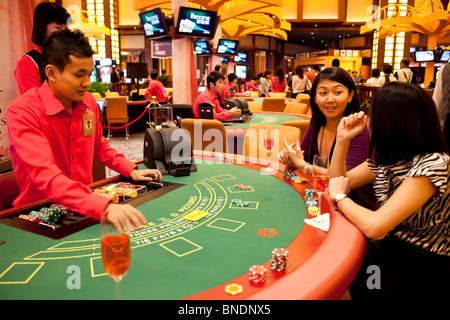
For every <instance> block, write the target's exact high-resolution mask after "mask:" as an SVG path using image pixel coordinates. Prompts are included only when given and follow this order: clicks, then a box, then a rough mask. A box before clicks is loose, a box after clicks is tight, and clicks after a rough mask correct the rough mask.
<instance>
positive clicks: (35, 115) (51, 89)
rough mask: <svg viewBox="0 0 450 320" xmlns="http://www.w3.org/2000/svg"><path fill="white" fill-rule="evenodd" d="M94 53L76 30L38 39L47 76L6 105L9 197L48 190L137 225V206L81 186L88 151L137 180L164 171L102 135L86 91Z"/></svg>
mask: <svg viewBox="0 0 450 320" xmlns="http://www.w3.org/2000/svg"><path fill="white" fill-rule="evenodd" d="M93 54H94V51H93V50H92V48H91V46H90V44H89V40H88V38H87V37H86V36H85V35H84V34H83V33H82V32H80V31H70V30H61V31H56V32H54V33H53V34H52V35H50V36H49V37H48V38H47V40H46V41H45V43H44V45H43V46H42V64H43V66H45V67H44V68H45V74H46V78H47V80H46V81H45V82H44V84H43V85H42V86H41V87H39V88H33V89H30V90H29V91H27V92H26V93H25V94H23V95H21V96H20V97H19V98H17V99H16V100H14V101H13V102H11V103H10V104H9V105H8V108H7V109H6V120H7V125H8V135H9V143H10V149H11V157H12V161H13V165H14V169H15V174H16V179H17V183H18V185H19V187H20V194H19V196H18V197H17V198H16V199H15V200H14V202H13V205H14V206H20V205H24V204H28V203H32V202H35V201H37V200H41V199H43V198H48V199H49V200H50V201H52V202H53V203H58V204H63V205H65V206H66V207H68V208H69V209H71V210H74V211H76V212H79V213H82V214H85V215H87V216H90V217H93V218H96V219H100V217H101V215H102V214H103V213H106V217H107V219H108V220H109V221H111V222H112V223H113V224H114V225H115V226H116V227H117V228H118V229H123V226H124V221H125V217H126V216H128V218H129V221H130V223H131V226H132V227H134V228H139V227H141V226H143V224H145V223H146V219H145V217H144V216H143V215H142V213H141V212H140V211H139V210H137V209H136V208H134V207H132V206H131V205H123V204H113V203H112V202H111V200H110V199H108V198H105V197H102V196H100V195H97V194H94V193H93V192H92V191H91V189H90V188H89V187H87V186H86V185H87V184H89V183H92V164H93V158H94V157H95V158H96V159H98V160H99V161H101V162H102V163H104V164H105V165H106V166H108V167H110V168H111V169H113V170H115V171H117V172H119V173H120V174H122V175H124V176H126V177H130V178H132V179H133V180H135V181H139V180H142V181H144V180H147V181H152V180H153V178H157V179H159V178H162V176H161V173H160V172H159V171H158V170H138V169H137V166H136V165H135V164H134V163H133V162H131V161H128V160H127V159H125V157H124V156H123V155H122V154H119V153H118V152H117V151H116V150H115V149H113V148H111V147H110V145H109V142H108V141H107V140H106V139H105V137H103V136H102V128H101V125H100V122H99V114H98V106H97V103H96V100H95V98H94V97H93V96H92V95H91V94H90V93H88V92H87V89H88V87H89V85H90V80H89V78H90V75H91V73H92V72H93V70H94V60H93V58H92V56H93ZM92 124H95V125H94V126H92ZM151 176H153V177H151Z"/></svg>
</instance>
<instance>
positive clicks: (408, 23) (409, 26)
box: [360, 0, 450, 84]
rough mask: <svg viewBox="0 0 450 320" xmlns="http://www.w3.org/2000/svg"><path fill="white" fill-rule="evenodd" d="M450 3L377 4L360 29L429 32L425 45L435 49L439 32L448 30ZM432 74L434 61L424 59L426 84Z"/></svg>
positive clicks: (429, 0) (381, 33)
mask: <svg viewBox="0 0 450 320" xmlns="http://www.w3.org/2000/svg"><path fill="white" fill-rule="evenodd" d="M449 10H450V4H449V5H447V10H446V9H444V6H443V5H442V3H441V1H440V0H416V2H415V5H414V6H409V5H406V4H390V5H387V6H385V7H382V8H380V9H379V10H378V11H376V12H375V13H374V14H373V15H372V16H370V17H369V19H368V20H367V21H368V22H367V23H366V24H365V25H364V26H362V27H361V29H360V33H361V34H363V33H366V32H371V31H373V30H375V29H376V30H378V31H379V37H380V38H384V37H388V36H391V35H393V34H397V33H399V32H411V31H412V32H418V33H422V34H425V35H427V36H428V40H427V48H428V49H429V50H434V49H436V46H437V41H438V37H439V36H443V35H445V34H446V33H447V32H448V31H449V30H450V13H449ZM433 77H434V62H427V63H426V68H425V81H424V83H426V84H428V83H430V81H431V80H433Z"/></svg>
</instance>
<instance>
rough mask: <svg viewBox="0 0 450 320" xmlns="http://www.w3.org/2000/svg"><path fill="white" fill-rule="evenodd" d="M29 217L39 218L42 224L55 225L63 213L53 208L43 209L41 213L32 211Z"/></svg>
mask: <svg viewBox="0 0 450 320" xmlns="http://www.w3.org/2000/svg"><path fill="white" fill-rule="evenodd" d="M28 215H29V216H31V217H38V218H40V219H41V220H42V222H45V223H50V224H53V223H55V222H56V220H58V219H59V217H60V216H61V211H60V210H58V209H52V208H41V209H40V210H39V211H31V212H30V213H29V214H28Z"/></svg>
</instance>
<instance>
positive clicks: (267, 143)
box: [263, 128, 275, 171]
mask: <svg viewBox="0 0 450 320" xmlns="http://www.w3.org/2000/svg"><path fill="white" fill-rule="evenodd" d="M268 131H270V134H268ZM263 143H264V148H266V151H267V160H268V161H269V162H268V165H267V168H266V170H267V171H272V168H271V166H270V163H271V161H270V156H271V155H272V148H273V145H274V143H275V138H274V135H273V129H272V128H269V130H267V128H264V140H263Z"/></svg>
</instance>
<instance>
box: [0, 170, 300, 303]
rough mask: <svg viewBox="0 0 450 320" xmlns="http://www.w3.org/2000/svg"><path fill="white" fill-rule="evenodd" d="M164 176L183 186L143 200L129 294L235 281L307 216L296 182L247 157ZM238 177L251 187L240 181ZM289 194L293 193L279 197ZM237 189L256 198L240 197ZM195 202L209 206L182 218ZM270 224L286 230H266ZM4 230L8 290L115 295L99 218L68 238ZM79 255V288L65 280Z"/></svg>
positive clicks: (15, 295) (1, 292)
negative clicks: (256, 166) (197, 215)
mask: <svg viewBox="0 0 450 320" xmlns="http://www.w3.org/2000/svg"><path fill="white" fill-rule="evenodd" d="M164 181H173V182H176V183H180V184H184V186H182V187H180V188H178V189H176V190H174V191H171V192H170V193H168V194H165V195H164V196H161V197H159V198H156V199H154V200H152V201H148V202H146V203H144V204H142V205H139V206H138V209H139V210H140V211H141V212H143V213H144V215H145V216H146V218H147V220H148V224H147V225H146V226H145V227H144V228H143V229H142V230H139V231H137V232H134V233H132V234H131V235H130V241H131V248H132V263H131V266H130V269H129V272H128V274H127V275H126V276H125V278H124V280H123V296H124V298H127V299H180V298H184V297H187V296H189V295H192V294H195V293H197V292H199V291H203V290H206V289H209V288H211V287H214V286H217V285H220V284H222V283H224V282H227V281H228V280H230V279H233V278H235V277H237V276H239V275H242V274H243V273H245V272H248V268H249V267H250V266H251V265H254V264H263V263H264V262H266V261H267V260H268V259H270V257H271V251H272V249H273V248H278V247H281V248H284V247H287V246H288V245H289V243H291V242H292V241H293V239H294V238H295V237H296V236H297V235H298V233H299V232H300V230H301V229H302V226H303V220H304V218H305V216H306V210H305V204H304V201H303V200H302V198H301V197H300V196H299V194H298V193H297V191H296V190H295V189H293V188H291V187H289V186H288V185H287V184H286V183H284V182H283V181H281V180H279V179H277V178H274V177H272V176H270V175H261V174H260V173H259V172H258V171H256V170H252V169H249V168H246V167H243V166H236V165H233V164H227V163H218V164H211V163H208V164H198V171H197V172H193V173H192V174H191V175H190V176H187V177H177V178H174V177H172V176H165V177H164ZM238 183H241V184H244V185H248V186H250V189H249V190H241V189H239V188H235V184H238ZM265 185H271V189H272V191H271V192H267V190H266V187H265ZM283 197H286V198H289V199H291V200H290V201H288V202H286V203H285V204H284V205H282V206H280V202H279V201H278V200H279V199H280V198H283ZM232 199H242V200H245V201H248V202H249V205H248V206H246V207H238V206H237V205H236V204H234V203H231V200H232ZM193 210H203V211H207V212H209V215H208V216H207V217H205V218H203V219H201V220H199V221H198V222H192V221H188V220H184V219H183V216H184V215H185V214H187V213H189V212H191V211H193ZM266 228H270V229H271V230H272V229H273V230H276V231H277V232H278V235H277V236H273V235H272V234H271V235H270V237H264V236H261V235H259V234H258V231H259V230H264V229H266ZM0 235H1V239H2V240H4V241H6V243H5V244H3V245H1V246H0V255H1V256H2V259H1V261H0V270H1V271H0V298H1V299H7V298H11V299H59V298H63V299H113V298H114V295H115V291H114V283H113V281H112V280H111V279H110V278H109V277H108V276H107V275H105V271H104V269H103V266H102V263H101V253H100V242H99V225H98V224H96V225H93V226H91V227H89V228H87V229H84V230H81V231H79V232H77V233H75V234H72V235H69V236H67V237H65V238H63V239H60V240H53V239H49V238H47V237H43V236H41V235H36V234H33V233H30V232H25V231H22V230H18V229H16V228H12V227H9V226H5V225H0ZM72 265H75V266H77V267H79V268H80V270H81V275H82V277H81V281H80V282H81V289H80V290H69V289H68V288H67V285H66V281H67V279H68V278H69V276H70V274H67V273H66V272H67V269H68V268H69V266H72ZM5 271H6V272H5ZM44 287H51V288H52V290H42V288H44Z"/></svg>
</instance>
